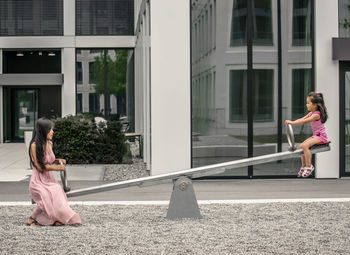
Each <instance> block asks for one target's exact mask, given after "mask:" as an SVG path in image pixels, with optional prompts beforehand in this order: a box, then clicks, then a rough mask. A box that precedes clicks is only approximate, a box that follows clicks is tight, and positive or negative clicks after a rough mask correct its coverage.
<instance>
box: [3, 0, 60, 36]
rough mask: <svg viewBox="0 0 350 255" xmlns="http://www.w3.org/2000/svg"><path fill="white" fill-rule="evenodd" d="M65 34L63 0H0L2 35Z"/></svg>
mask: <svg viewBox="0 0 350 255" xmlns="http://www.w3.org/2000/svg"><path fill="white" fill-rule="evenodd" d="M60 35H63V0H35V1H34V0H16V1H8V0H0V36H60Z"/></svg>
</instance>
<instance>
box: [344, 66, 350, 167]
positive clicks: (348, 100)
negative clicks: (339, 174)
mask: <svg viewBox="0 0 350 255" xmlns="http://www.w3.org/2000/svg"><path fill="white" fill-rule="evenodd" d="M345 173H350V72H345Z"/></svg>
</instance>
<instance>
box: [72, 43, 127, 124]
mask: <svg viewBox="0 0 350 255" xmlns="http://www.w3.org/2000/svg"><path fill="white" fill-rule="evenodd" d="M132 53H133V51H132V50H128V49H91V50H90V49H77V51H76V60H77V70H76V75H77V95H76V97H77V102H78V103H77V113H92V114H96V115H98V114H100V115H105V116H106V117H108V118H112V119H119V118H120V117H121V116H125V115H126V104H127V96H126V90H127V88H128V87H129V86H133V80H132V79H130V78H127V77H130V72H132V74H133V69H132V70H129V69H130V68H131V65H130V62H133V58H132ZM129 97H132V98H133V95H131V94H130V93H129ZM105 98H107V99H108V100H107V101H105ZM130 100H131V99H128V101H130ZM105 109H107V111H106V110H105Z"/></svg>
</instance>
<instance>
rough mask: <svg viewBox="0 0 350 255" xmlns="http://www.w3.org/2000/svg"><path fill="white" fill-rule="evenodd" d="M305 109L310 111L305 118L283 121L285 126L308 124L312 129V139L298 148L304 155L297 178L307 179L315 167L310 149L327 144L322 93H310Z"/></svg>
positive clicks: (325, 117) (325, 111) (326, 116)
mask: <svg viewBox="0 0 350 255" xmlns="http://www.w3.org/2000/svg"><path fill="white" fill-rule="evenodd" d="M306 107H307V109H308V111H310V112H309V113H308V114H307V115H306V116H304V117H303V118H300V119H297V120H295V121H291V120H286V121H285V124H286V125H287V124H291V125H303V124H306V123H310V124H311V127H312V133H313V135H312V137H309V138H308V139H306V140H305V141H304V142H302V143H301V144H300V148H301V149H303V152H304V155H302V156H301V167H300V170H299V172H298V174H297V177H309V176H310V174H311V173H312V172H313V171H314V170H315V167H314V166H313V165H312V164H311V152H310V147H311V146H313V145H315V144H319V143H327V142H329V141H328V138H327V134H326V129H325V127H324V123H325V122H326V121H327V119H328V114H327V109H326V106H325V104H324V100H323V95H322V93H316V92H310V93H309V95H308V97H307V98H306Z"/></svg>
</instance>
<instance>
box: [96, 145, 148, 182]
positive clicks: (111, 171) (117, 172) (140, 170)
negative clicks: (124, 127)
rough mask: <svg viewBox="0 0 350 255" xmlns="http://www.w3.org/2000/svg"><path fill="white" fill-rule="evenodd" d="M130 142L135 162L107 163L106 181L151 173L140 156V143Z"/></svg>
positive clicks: (134, 177)
mask: <svg viewBox="0 0 350 255" xmlns="http://www.w3.org/2000/svg"><path fill="white" fill-rule="evenodd" d="M129 144H130V151H131V155H132V162H133V163H132V164H116V165H106V166H105V172H104V175H103V180H104V181H126V180H130V179H136V178H141V177H146V176H148V175H149V174H148V172H147V170H146V165H145V163H143V160H142V159H141V158H140V153H139V147H138V143H135V142H131V143H129Z"/></svg>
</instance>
